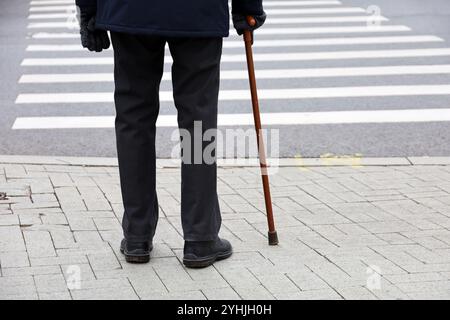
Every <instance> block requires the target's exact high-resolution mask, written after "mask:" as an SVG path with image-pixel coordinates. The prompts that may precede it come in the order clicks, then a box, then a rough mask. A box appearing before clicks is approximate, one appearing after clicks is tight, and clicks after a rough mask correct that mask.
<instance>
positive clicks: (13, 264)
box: [0, 252, 30, 268]
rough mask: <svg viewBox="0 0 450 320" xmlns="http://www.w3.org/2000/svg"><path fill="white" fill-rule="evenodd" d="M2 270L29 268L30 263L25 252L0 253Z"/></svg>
mask: <svg viewBox="0 0 450 320" xmlns="http://www.w3.org/2000/svg"><path fill="white" fill-rule="evenodd" d="M0 265H1V266H2V268H20V267H29V266H30V261H29V260H28V254H27V253H26V252H0Z"/></svg>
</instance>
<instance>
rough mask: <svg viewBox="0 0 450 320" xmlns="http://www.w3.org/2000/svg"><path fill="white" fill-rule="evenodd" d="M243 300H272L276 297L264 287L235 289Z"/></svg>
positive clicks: (239, 287) (254, 286) (255, 286)
mask: <svg viewBox="0 0 450 320" xmlns="http://www.w3.org/2000/svg"><path fill="white" fill-rule="evenodd" d="M233 288H234V289H235V290H236V292H237V293H238V294H239V296H240V297H241V298H242V299H243V300H272V299H274V296H273V295H272V294H271V293H270V292H269V291H268V290H267V289H266V288H265V287H263V286H262V285H253V286H251V287H241V286H238V287H233Z"/></svg>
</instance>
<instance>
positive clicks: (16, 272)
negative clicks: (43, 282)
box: [2, 265, 61, 277]
mask: <svg viewBox="0 0 450 320" xmlns="http://www.w3.org/2000/svg"><path fill="white" fill-rule="evenodd" d="M2 271H3V276H4V277H23V276H35V275H48V274H59V273H61V268H60V267H59V266H58V265H50V266H37V267H35V266H32V267H20V268H5V269H3V270H2Z"/></svg>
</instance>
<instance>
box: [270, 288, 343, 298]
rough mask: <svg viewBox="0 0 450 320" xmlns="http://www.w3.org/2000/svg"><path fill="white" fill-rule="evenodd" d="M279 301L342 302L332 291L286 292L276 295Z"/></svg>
mask: <svg viewBox="0 0 450 320" xmlns="http://www.w3.org/2000/svg"><path fill="white" fill-rule="evenodd" d="M275 297H276V298H277V299H278V300H342V299H343V298H342V297H341V296H340V295H339V294H337V293H336V291H334V290H332V289H320V290H309V291H301V292H284V293H278V294H276V295H275Z"/></svg>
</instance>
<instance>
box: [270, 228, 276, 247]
mask: <svg viewBox="0 0 450 320" xmlns="http://www.w3.org/2000/svg"><path fill="white" fill-rule="evenodd" d="M269 245H270V246H276V245H278V234H277V232H276V231H273V232H270V231H269Z"/></svg>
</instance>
